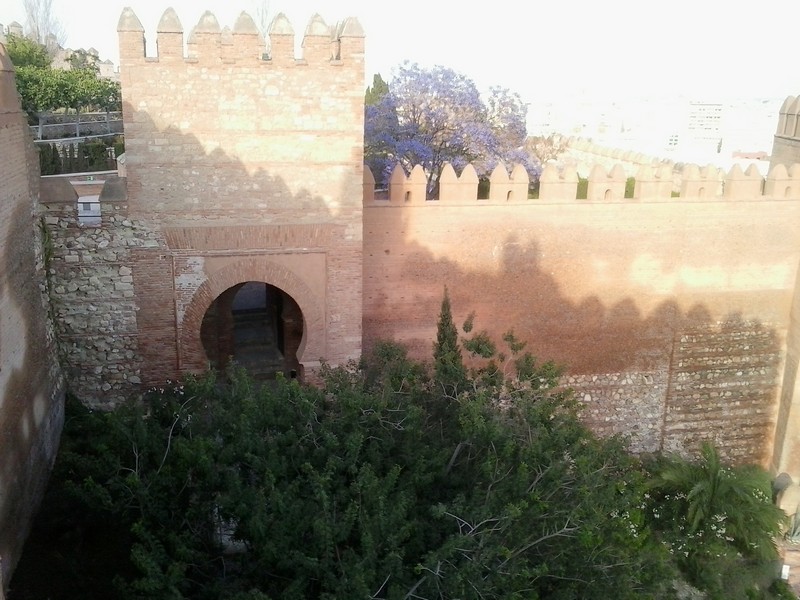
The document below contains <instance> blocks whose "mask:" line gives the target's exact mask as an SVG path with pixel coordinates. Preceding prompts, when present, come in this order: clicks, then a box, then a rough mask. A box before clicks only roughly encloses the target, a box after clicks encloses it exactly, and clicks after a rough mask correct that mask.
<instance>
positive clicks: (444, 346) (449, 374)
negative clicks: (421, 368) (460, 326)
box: [433, 286, 467, 392]
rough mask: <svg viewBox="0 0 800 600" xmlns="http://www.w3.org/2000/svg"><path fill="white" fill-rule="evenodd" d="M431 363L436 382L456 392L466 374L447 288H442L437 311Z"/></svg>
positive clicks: (464, 379)
mask: <svg viewBox="0 0 800 600" xmlns="http://www.w3.org/2000/svg"><path fill="white" fill-rule="evenodd" d="M433 362H434V369H435V376H436V380H437V381H438V382H439V383H440V384H442V385H443V386H444V387H445V390H447V391H452V392H457V391H458V388H459V387H460V386H461V385H462V384H463V383H464V382H465V381H466V379H467V372H466V369H465V368H464V362H463V359H462V357H461V347H460V346H459V343H458V330H457V329H456V325H455V323H454V322H453V313H452V311H451V309H450V295H449V294H448V292H447V286H445V288H444V298H442V307H441V310H440V311H439V323H438V325H437V330H436V343H435V344H434V345H433Z"/></svg>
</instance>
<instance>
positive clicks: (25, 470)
mask: <svg viewBox="0 0 800 600" xmlns="http://www.w3.org/2000/svg"><path fill="white" fill-rule="evenodd" d="M0 157H2V158H0V197H1V199H2V201H0V560H2V563H0V582H2V581H5V582H6V583H7V582H8V581H9V580H10V574H11V572H12V571H13V569H14V567H15V565H16V563H17V561H18V559H19V556H20V553H21V551H22V545H23V542H24V540H25V537H26V535H27V532H28V529H29V526H30V522H31V519H32V516H33V513H34V512H35V510H36V507H37V506H38V503H39V500H40V499H41V495H42V493H43V492H44V487H45V485H46V481H47V475H48V473H49V470H50V468H51V466H52V464H53V460H54V459H55V454H56V450H57V448H58V439H59V435H60V433H61V426H62V423H63V418H64V413H63V408H64V404H63V386H62V385H61V378H60V371H59V367H58V359H57V356H56V352H55V343H54V335H53V330H52V327H51V325H50V321H49V318H48V315H47V308H46V301H45V296H44V291H45V290H46V285H45V276H44V275H45V273H44V268H43V266H44V265H43V261H44V255H43V252H42V249H43V240H42V238H41V235H40V234H41V231H40V229H39V227H38V221H37V219H36V216H35V213H34V209H35V202H36V197H37V194H38V175H39V173H38V157H37V155H36V153H35V150H34V148H33V142H32V139H31V137H30V132H29V130H28V126H27V123H26V121H25V117H24V115H23V114H22V112H21V111H20V107H19V101H18V99H17V94H16V88H15V85H14V78H13V71H12V68H11V64H10V62H9V61H8V57H7V55H6V51H5V48H4V47H3V46H2V44H0ZM3 591H4V590H2V588H0V597H2V593H3Z"/></svg>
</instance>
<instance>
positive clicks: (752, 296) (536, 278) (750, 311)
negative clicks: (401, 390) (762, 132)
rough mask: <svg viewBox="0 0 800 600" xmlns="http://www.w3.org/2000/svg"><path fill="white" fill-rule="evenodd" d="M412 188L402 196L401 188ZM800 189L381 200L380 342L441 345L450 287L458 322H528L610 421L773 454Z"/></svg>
mask: <svg viewBox="0 0 800 600" xmlns="http://www.w3.org/2000/svg"><path fill="white" fill-rule="evenodd" d="M401 197H402V196H401ZM798 211H800V197H794V196H793V197H792V198H789V199H775V198H771V197H768V196H756V197H752V198H751V199H749V200H746V199H738V200H731V199H727V198H723V197H712V198H710V199H707V200H705V201H702V202H699V201H696V200H693V199H691V198H688V199H687V198H683V199H679V198H676V199H659V200H657V201H650V200H647V199H645V200H643V201H639V202H635V201H616V200H615V201H610V202H603V201H596V202H588V201H576V200H563V201H555V202H545V201H535V200H531V201H518V202H492V201H488V200H475V199H474V198H468V197H462V198H455V199H453V200H451V201H427V202H425V201H423V202H421V203H414V202H411V203H404V202H399V201H397V200H392V201H388V200H384V201H381V200H375V201H372V200H370V201H367V202H365V210H364V343H365V346H367V347H368V346H370V345H372V344H373V343H374V342H375V340H377V339H379V338H394V339H400V340H402V341H405V342H407V343H408V344H409V345H410V346H411V347H412V349H413V351H414V353H415V354H416V355H417V356H418V357H420V358H426V357H429V356H430V351H431V343H432V340H433V339H434V337H435V323H436V316H437V314H438V308H439V303H440V300H441V297H442V291H443V287H444V286H445V285H447V286H448V288H449V291H450V295H451V299H452V301H453V306H454V314H455V317H456V321H457V323H458V322H460V321H462V320H463V319H464V318H465V317H466V315H467V313H469V312H471V311H475V312H476V326H477V327H478V328H482V327H485V328H487V329H489V330H490V331H491V332H492V333H494V334H495V335H497V334H499V333H501V332H503V331H505V330H508V329H512V328H513V329H514V331H515V333H516V334H517V336H518V337H520V338H522V339H523V340H526V341H527V342H528V343H529V348H530V349H531V350H532V351H533V352H534V354H536V355H537V356H540V357H545V358H553V359H555V360H556V361H557V362H560V363H562V364H565V365H566V366H567V370H568V376H567V377H566V378H565V384H567V385H570V386H572V387H573V388H575V389H576V391H577V392H578V394H579V398H581V399H582V400H583V401H584V404H585V407H586V410H585V411H584V416H585V418H586V420H587V422H588V423H589V424H591V425H592V427H593V428H595V429H596V430H597V431H599V432H603V433H621V434H625V435H628V436H630V438H631V446H632V448H634V449H636V450H639V451H652V450H658V449H662V448H663V449H667V450H676V451H680V452H691V451H694V450H695V449H696V448H697V447H698V445H699V443H700V442H701V440H702V439H709V440H714V441H717V442H718V443H719V444H720V446H721V447H722V451H723V452H724V453H725V454H726V455H727V456H729V457H730V458H732V459H735V460H737V461H748V460H750V461H757V462H761V463H762V464H767V463H768V461H769V458H770V457H771V455H772V451H773V435H774V430H775V425H776V409H775V407H776V400H777V396H778V394H779V391H780V388H781V384H782V377H781V376H782V372H781V365H782V361H783V354H782V353H783V348H784V340H785V338H786V333H787V328H788V327H789V306H790V305H791V302H792V297H793V294H794V290H795V271H796V265H797V264H798V260H800V232H798V230H797V228H796V226H795V223H796V222H797V218H798V216H800V214H799V213H798Z"/></svg>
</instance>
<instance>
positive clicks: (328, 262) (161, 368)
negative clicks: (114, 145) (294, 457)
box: [120, 13, 364, 384]
mask: <svg viewBox="0 0 800 600" xmlns="http://www.w3.org/2000/svg"><path fill="white" fill-rule="evenodd" d="M126 15H127V16H126ZM215 22H216V21H215V20H214V23H215ZM120 23H121V25H120V48H121V82H122V95H123V119H124V124H125V136H126V171H127V194H128V195H127V200H128V207H129V215H130V218H131V219H132V220H134V221H135V222H137V223H142V224H143V225H144V227H145V228H146V229H148V230H149V231H151V232H157V237H158V238H159V243H158V248H157V249H156V248H153V249H144V250H143V249H136V250H135V251H133V252H132V253H131V258H132V263H131V264H132V270H133V272H132V277H133V288H134V302H135V304H136V309H137V313H136V318H137V335H138V337H139V347H138V352H139V353H138V357H139V359H140V361H141V377H142V380H143V382H144V383H145V384H151V383H156V382H158V381H159V380H163V379H164V378H165V377H167V376H169V377H175V376H177V375H178V374H179V373H182V372H187V371H199V370H202V369H204V368H205V367H206V366H207V365H208V360H207V359H208V357H207V356H206V355H205V351H204V349H203V347H202V342H201V338H200V325H201V322H202V319H203V316H204V314H205V311H206V310H207V309H208V307H209V306H210V304H211V303H212V302H213V300H214V299H215V298H216V297H217V296H219V294H221V293H223V292H224V291H225V290H226V289H228V288H229V287H231V286H233V285H236V284H238V283H243V282H246V281H264V282H266V283H270V284H272V285H275V286H277V287H280V288H281V289H282V290H284V291H285V292H287V293H289V294H290V295H291V297H292V298H293V299H294V300H295V301H296V302H297V304H298V305H299V306H300V308H301V310H302V311H303V317H304V320H305V336H304V341H303V343H301V346H300V350H299V353H300V356H299V358H300V360H301V361H302V362H303V363H304V365H305V366H306V367H307V368H311V369H313V368H314V367H315V366H316V365H318V364H319V361H320V360H323V359H324V360H326V361H328V362H330V363H333V364H337V363H341V362H344V361H346V360H349V359H351V358H356V357H358V356H359V355H360V351H361V303H362V302H361V272H362V264H361V248H362V228H361V212H362V203H361V182H362V173H363V165H362V156H363V127H364V123H363V93H364V92H363V89H362V88H363V80H364V78H363V39H362V37H360V35H359V31H360V27H356V28H355V29H354V30H353V31H351V33H353V32H354V33H355V35H354V36H352V37H348V38H347V39H345V38H344V37H343V38H342V40H341V44H340V45H339V47H338V48H339V52H338V53H336V55H335V56H333V57H332V54H331V36H330V33H328V34H326V35H319V34H320V31H321V29H320V28H322V29H326V27H327V26H325V25H324V24H320V23H319V22H315V24H314V28H315V29H314V30H315V32H316V34H317V35H314V36H311V37H307V38H306V40H305V42H304V47H305V48H306V50H305V52H306V56H305V57H304V59H297V60H296V59H294V58H293V57H289V56H285V55H279V54H280V52H279V51H280V50H281V48H284V46H287V47H289V45H288V44H283V42H284V41H286V39H284V38H287V36H286V35H283V36H280V37H281V39H277V38H275V39H273V44H272V49H273V56H272V57H271V59H270V60H264V58H263V56H262V55H263V53H264V51H265V48H264V47H263V40H261V45H260V46H259V41H258V40H259V39H260V38H259V37H258V36H257V34H255V33H254V32H253V30H254V27H253V28H250V29H249V28H248V26H242V24H241V23H240V22H237V25H236V27H234V32H233V37H232V38H230V39H227V40H226V39H222V37H221V33H220V31H219V27H218V26H216V29H215V26H214V25H213V24H211V25H209V22H208V21H204V23H205V25H203V26H202V27H200V26H199V25H198V29H200V30H202V32H198V30H196V34H197V35H195V36H194V37H192V39H191V40H190V43H189V47H190V53H191V54H192V56H191V57H184V56H183V49H182V48H183V44H182V34H181V33H180V30H181V29H182V28H181V26H180V23H178V19H177V15H174V13H173V14H172V16H168V15H166V14H165V18H164V20H162V23H161V25H160V27H159V29H160V30H161V31H160V32H159V33H158V48H159V56H158V57H156V58H145V56H144V47H143V45H142V31H141V30H140V27H141V25H140V24H139V23H138V19H136V18H135V16H131V13H125V14H124V15H123V19H122V20H121V22H120ZM176 23H177V25H176ZM245 25H247V24H245ZM289 27H291V26H289ZM309 27H311V25H310V26H309ZM251 29H252V30H251ZM281 31H283V32H284V33H285V31H286V27H285V26H284V27H282V28H281ZM343 35H346V34H343ZM228 44H233V45H232V46H230V47H229V46H228ZM291 47H292V48H293V43H292V44H291ZM231 48H232V49H233V51H230V50H231Z"/></svg>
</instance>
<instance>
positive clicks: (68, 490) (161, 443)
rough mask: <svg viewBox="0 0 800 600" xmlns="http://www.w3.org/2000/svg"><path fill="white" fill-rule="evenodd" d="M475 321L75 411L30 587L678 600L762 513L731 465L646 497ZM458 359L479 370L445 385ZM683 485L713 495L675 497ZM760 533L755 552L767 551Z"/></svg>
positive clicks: (551, 389) (446, 321)
mask: <svg viewBox="0 0 800 600" xmlns="http://www.w3.org/2000/svg"><path fill="white" fill-rule="evenodd" d="M472 321H473V319H472V318H469V319H468V320H467V323H466V324H465V327H464V329H465V330H467V331H466V333H467V334H468V335H469V336H470V337H469V338H467V339H465V340H463V341H459V340H458V336H457V335H456V330H455V326H454V324H453V318H452V312H451V309H450V306H449V297H448V296H447V294H446V295H445V301H443V302H442V310H441V312H440V318H439V325H440V326H439V329H440V332H439V333H440V336H439V339H438V340H437V345H436V347H435V352H434V361H433V362H434V364H433V365H428V364H423V363H418V362H415V361H413V360H411V359H409V358H408V356H407V354H406V352H405V350H404V349H403V348H401V347H399V346H397V345H395V344H391V343H383V344H378V345H377V346H376V347H375V348H374V350H373V352H372V354H371V355H370V356H368V357H367V358H366V359H365V360H364V361H363V362H361V363H359V364H350V365H347V366H345V367H340V368H328V367H325V368H323V370H322V374H321V375H322V384H321V386H320V387H318V388H315V387H306V386H302V385H300V384H299V383H298V382H297V381H296V380H284V379H279V380H278V381H277V382H275V384H274V385H258V384H255V383H254V382H252V381H251V380H250V379H249V378H248V377H247V376H246V374H245V373H244V372H242V371H239V370H235V369H234V370H232V371H231V372H230V373H229V377H228V379H227V380H226V381H225V382H222V381H217V380H215V379H214V377H213V375H209V376H207V377H204V378H200V379H189V380H187V381H186V382H185V383H184V384H181V385H170V386H167V387H164V388H160V389H154V390H150V391H149V392H148V393H147V394H146V396H145V398H144V399H143V401H142V402H141V403H138V404H131V405H127V406H123V407H120V408H119V409H117V410H116V411H115V412H111V413H92V412H90V411H87V410H86V409H84V408H82V407H80V406H79V405H77V404H76V403H71V404H70V406H69V407H68V408H69V412H68V415H67V419H66V426H65V437H64V440H63V442H62V450H61V453H60V456H59V459H58V461H57V464H56V467H55V473H54V481H55V482H56V485H55V486H52V487H51V490H50V491H49V492H48V496H47V498H46V499H45V506H44V508H43V512H44V513H45V514H46V515H47V518H48V520H50V524H51V527H50V529H49V530H47V531H46V532H45V533H44V537H45V539H46V540H47V542H46V547H45V550H46V551H47V552H49V554H48V555H47V556H46V557H39V560H37V561H35V562H34V564H35V565H39V566H40V567H39V568H41V565H48V566H60V567H61V572H60V574H59V575H56V576H53V575H50V576H48V577H42V576H41V573H39V576H38V577H36V576H35V575H34V576H32V578H33V579H34V581H35V583H36V584H44V583H46V581H47V580H51V581H55V582H56V583H57V585H58V586H59V587H58V591H59V596H58V597H60V598H87V597H114V598H123V599H138V598H176V599H177V598H192V599H195V598H196V599H236V600H245V599H248V598H249V599H252V600H265V599H268V598H281V599H287V600H295V599H297V600H300V599H306V598H323V599H331V600H332V599H337V598H348V599H349V598H364V599H367V598H372V599H379V598H381V599H386V600H390V599H391V600H395V599H397V600H400V599H403V600H408V599H412V598H425V599H431V600H433V599H437V600H445V599H456V598H458V599H463V600H479V599H481V600H484V599H496V600H499V599H510V600H514V599H519V600H522V599H524V600H535V599H537V598H542V599H544V598H546V599H556V600H560V599H563V600H567V599H569V600H572V599H580V598H587V599H588V598H592V599H595V598H618V599H620V600H627V599H630V600H634V599H637V600H638V599H640V598H653V599H659V598H672V597H674V594H673V592H672V583H673V581H674V579H675V577H676V575H677V570H676V569H675V567H674V565H675V560H674V558H673V555H672V554H670V550H671V551H672V552H673V553H674V552H675V551H676V548H677V546H676V545H675V544H677V543H678V542H680V540H681V539H682V540H683V541H684V542H687V543H688V542H691V541H692V540H693V539H694V538H692V537H691V535H693V534H690V533H689V528H690V527H696V529H694V531H695V533H696V532H698V531H706V529H708V530H711V529H713V526H714V524H715V523H718V519H717V517H716V515H718V514H721V513H719V510H721V509H720V508H718V506H719V505H724V506H725V507H726V508H725V510H726V511H728V510H730V511H732V510H739V509H741V510H750V509H753V508H759V507H761V506H762V504H761V503H760V502H761V501H760V500H759V501H758V503H757V504H756V505H751V504H749V503H747V502H749V501H747V502H746V503H745V504H742V503H741V502H742V501H741V500H734V498H733V496H731V497H729V495H728V493H727V492H725V493H721V492H722V490H724V489H728V487H729V486H728V483H726V482H727V479H726V477H727V475H725V474H724V469H723V468H722V467H721V466H719V465H718V466H713V465H711V466H710V467H709V468H705V470H703V469H702V468H701V475H700V476H699V479H698V478H695V477H693V476H688V475H684V474H682V473H683V471H680V473H679V475H680V477H678V476H676V477H672V476H671V475H669V473H670V468H669V467H670V465H673V462H671V461H669V460H667V461H665V462H664V463H663V467H664V468H663V469H660V470H659V471H658V473H659V476H658V477H657V478H656V480H655V483H653V484H652V485H649V484H648V473H647V471H645V470H644V469H643V468H642V465H641V463H640V462H639V461H638V460H637V459H635V458H634V457H632V456H631V455H629V454H628V453H627V452H625V449H624V445H623V441H622V440H620V439H618V438H613V437H612V438H607V439H599V438H597V437H596V436H594V435H592V434H591V433H590V432H589V431H588V430H587V429H586V427H584V426H583V425H582V424H581V422H580V420H579V418H578V406H577V403H576V402H575V400H574V399H573V398H572V396H571V394H570V392H569V390H565V389H563V388H560V387H558V370H557V369H556V368H555V366H553V365H552V364H550V363H543V364H540V363H539V362H538V361H537V360H536V359H535V358H534V357H533V356H531V355H530V354H529V353H525V352H524V350H525V344H524V343H523V342H521V341H519V340H518V339H517V338H516V337H515V336H514V335H513V334H512V333H508V334H507V335H506V336H504V338H503V343H504V344H505V347H507V352H508V354H507V355H506V354H505V353H503V352H498V351H497V350H496V348H495V343H494V342H493V341H492V340H491V339H490V338H489V337H488V335H487V334H486V333H485V332H478V333H473V332H472ZM460 347H463V348H464V349H466V350H467V352H469V353H470V354H473V355H474V360H478V358H477V357H478V356H482V357H484V356H485V357H486V358H485V359H483V360H484V362H482V363H481V362H480V361H479V362H478V363H477V364H476V365H475V366H473V367H472V368H471V369H470V370H469V371H468V372H467V371H466V369H465V368H464V367H463V365H461V368H460V371H461V372H459V373H458V376H459V377H461V378H462V381H463V384H462V385H461V386H460V387H458V388H455V387H454V386H450V387H448V385H449V381H448V380H447V378H450V377H451V374H452V368H451V367H453V365H454V364H457V363H459V362H460V360H457V359H455V358H454V357H455V356H460V349H459V348H460ZM457 349H458V352H456V350H457ZM493 361H494V362H493ZM443 367H446V368H443ZM442 373H443V374H444V376H445V378H446V380H445V381H443V380H442V379H441V374H442ZM709 458H710V459H713V456H710V457H709ZM712 473H716V475H713V476H712ZM686 479H688V481H689V482H690V483H691V484H692V485H696V484H697V482H698V481H700V480H702V481H716V483H714V484H713V485H712V486H711V488H708V487H702V489H703V490H708V489H712V488H713V489H714V490H716V491H715V492H714V493H711V494H709V493H707V491H704V492H703V493H700V492H697V493H693V492H687V493H686V496H685V497H684V498H681V499H677V500H676V499H675V497H674V495H675V492H672V491H671V490H672V487H670V486H672V485H673V482H675V485H678V482H683V481H684V480H686ZM680 485H681V486H682V485H683V483H680ZM704 485H705V484H704ZM760 485H761V484H760V483H759V486H760ZM689 489H690V490H691V489H694V488H693V487H692V488H689ZM737 489H738V488H737ZM742 489H744V490H745V491H746V493H749V492H751V491H752V489H754V488H749V487H745V488H742ZM758 489H761V488H760V487H759V488H758ZM648 493H650V494H663V497H662V501H663V502H665V503H666V504H667V506H666V507H665V508H664V510H668V511H672V512H671V513H670V514H672V515H674V516H676V517H677V516H678V515H682V514H686V515H689V514H691V515H692V516H691V517H689V516H687V517H686V519H684V521H683V523H684V524H685V527H686V532H685V533H684V534H681V532H680V529H679V528H678V527H676V528H675V536H674V537H671V538H670V537H667V536H664V533H663V530H662V529H656V530H654V529H652V528H651V527H649V522H650V520H652V518H653V516H654V514H655V513H654V512H653V511H654V510H656V509H657V508H661V505H659V504H654V503H653V502H652V500H653V499H652V498H650V502H648ZM667 494H672V496H671V497H669V498H668V497H667ZM720 494H721V495H720ZM751 495H752V494H751ZM695 500H696V503H697V508H696V509H692V511H693V512H689V510H688V509H687V511H686V512H685V513H684V512H682V511H683V509H684V508H685V506H684V504H683V502H684V501H686V502H687V503H688V504H689V505H691V503H692V502H694V501H695ZM709 506H713V507H714V508H709ZM726 514H727V513H726ZM749 514H750V513H747V512H742V513H741V519H740V520H742V519H743V518H744V516H745V515H749ZM698 515H699V516H698ZM734 518H740V517H733V516H731V519H734ZM65 519H67V520H68V521H69V522H70V523H71V524H72V526H71V527H67V526H65V525H64V520H65ZM676 523H680V521H676ZM695 523H696V525H694V524H695ZM768 523H769V521H764V522H761V524H762V525H766V524H768ZM742 525H743V526H744V525H745V524H744V523H742ZM654 531H657V532H658V534H659V535H658V536H656V535H654V533H653V532H654ZM768 531H769V532H770V533H771V532H772V531H773V530H772V529H769V530H768ZM681 535H683V538H680V536H681ZM734 535H739V534H733V533H732V534H731V536H734ZM747 535H748V536H749V537H742V538H741V540H742V542H743V543H744V544H745V545H744V546H741V548H743V550H741V551H742V552H744V551H748V550H746V549H747V548H750V547H751V545H752V543H756V544H760V543H761V542H762V541H764V540H765V539H766V537H768V535H769V533H761V534H756V533H754V532H750V533H748V534H747ZM765 536H766V537H765ZM661 539H666V541H667V543H662V542H661V541H660V540H661ZM737 539H738V538H737ZM61 544H63V548H68V551H65V550H63V549H62V545H61ZM75 548H82V549H83V550H84V552H75V550H74V549H75ZM91 550H93V551H94V554H93V553H92V552H91ZM23 563H25V560H24V559H23ZM21 570H22V572H23V573H24V572H25V568H24V567H21ZM773 578H774V577H773ZM16 581H18V580H16V579H15V582H16ZM15 582H12V584H13V583H15ZM17 587H21V586H20V585H19V584H18V585H17ZM48 596H52V592H50V591H47V590H42V592H41V593H40V594H39V595H38V597H48ZM728 597H730V598H737V597H744V596H735V595H731V596H728ZM762 597H765V598H766V597H769V596H762Z"/></svg>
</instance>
